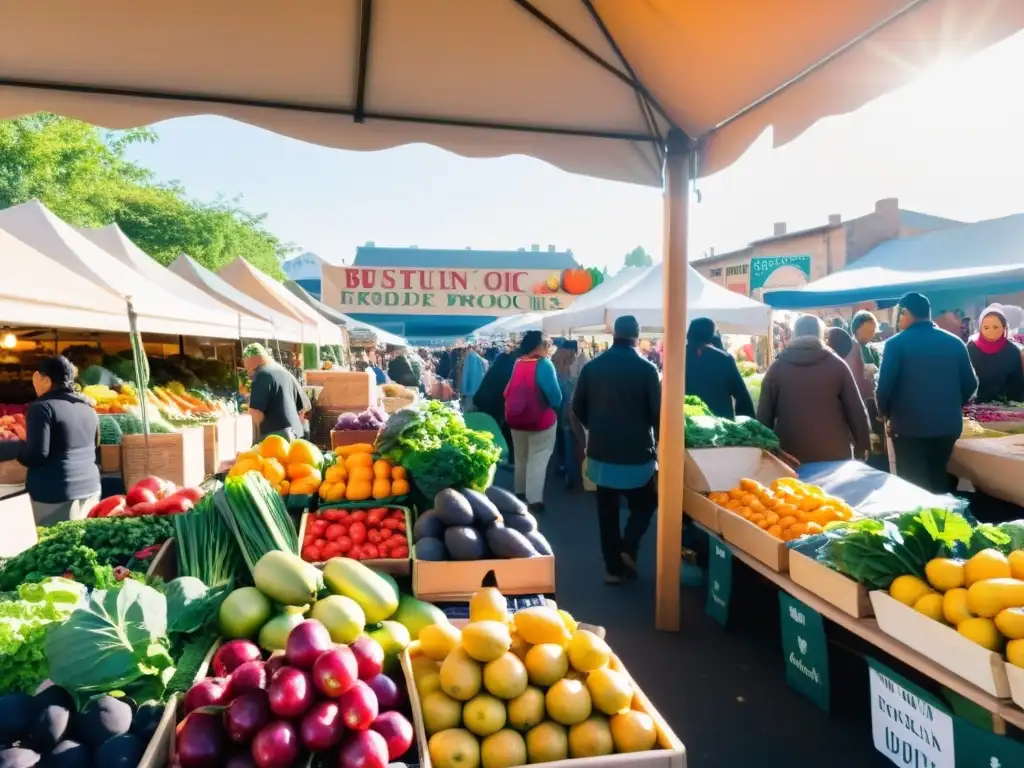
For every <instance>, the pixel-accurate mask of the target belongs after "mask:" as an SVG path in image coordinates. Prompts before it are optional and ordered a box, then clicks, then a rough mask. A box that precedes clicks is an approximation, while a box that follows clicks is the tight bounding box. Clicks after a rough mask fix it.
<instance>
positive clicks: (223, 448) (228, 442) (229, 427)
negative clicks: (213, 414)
mask: <svg viewBox="0 0 1024 768" xmlns="http://www.w3.org/2000/svg"><path fill="white" fill-rule="evenodd" d="M235 426H236V425H235V422H234V418H233V417H225V418H223V419H219V420H217V421H216V422H214V423H213V424H204V425H203V466H204V467H205V469H206V474H208V475H212V474H213V473H214V472H216V471H217V469H218V467H220V465H221V464H222V463H224V462H225V461H227V460H228V459H233V458H235V456H237V455H238V451H237V450H235V432H236V429H235Z"/></svg>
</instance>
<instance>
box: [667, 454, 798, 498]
mask: <svg viewBox="0 0 1024 768" xmlns="http://www.w3.org/2000/svg"><path fill="white" fill-rule="evenodd" d="M744 477H749V478H750V479H751V480H757V481H758V482H760V483H763V484H764V485H768V484H769V483H771V482H772V481H773V480H777V479H778V478H780V477H796V472H795V471H793V469H792V468H791V467H790V466H789V465H787V464H785V463H784V462H783V461H781V460H780V459H777V458H776V457H775V456H773V455H772V454H770V453H768V452H767V451H762V450H761V449H760V448H693V449H690V450H687V451H686V458H685V461H684V464H683V484H684V486H685V487H687V488H689V489H690V490H691V491H697V492H698V493H711V491H728V490H730V489H732V488H735V487H736V486H737V485H738V484H739V482H740V478H744Z"/></svg>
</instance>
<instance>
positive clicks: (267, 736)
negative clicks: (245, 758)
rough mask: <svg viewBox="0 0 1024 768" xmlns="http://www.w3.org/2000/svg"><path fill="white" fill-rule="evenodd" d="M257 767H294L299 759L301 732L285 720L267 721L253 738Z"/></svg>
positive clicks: (253, 754) (253, 750)
mask: <svg viewBox="0 0 1024 768" xmlns="http://www.w3.org/2000/svg"><path fill="white" fill-rule="evenodd" d="M252 759H253V762H254V763H256V765H257V768H292V766H293V765H294V764H295V762H296V761H297V760H298V759H299V734H298V733H297V732H296V730H295V726H294V725H292V724H291V723H286V722H285V721H284V720H275V721H274V722H272V723H267V725H265V726H263V728H261V729H260V732H259V733H257V734H256V738H254V739H253V740H252Z"/></svg>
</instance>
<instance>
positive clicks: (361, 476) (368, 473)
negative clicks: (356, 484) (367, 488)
mask: <svg viewBox="0 0 1024 768" xmlns="http://www.w3.org/2000/svg"><path fill="white" fill-rule="evenodd" d="M348 479H349V482H352V481H354V480H365V481H366V482H368V483H372V482H373V481H374V479H375V478H374V476H373V469H372V468H370V467H352V469H350V470H349V472H348Z"/></svg>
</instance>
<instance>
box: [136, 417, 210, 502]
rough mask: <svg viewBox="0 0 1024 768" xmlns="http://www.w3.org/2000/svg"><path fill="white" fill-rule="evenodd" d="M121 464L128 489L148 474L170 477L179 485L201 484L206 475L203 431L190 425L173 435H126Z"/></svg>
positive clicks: (167, 478)
mask: <svg viewBox="0 0 1024 768" xmlns="http://www.w3.org/2000/svg"><path fill="white" fill-rule="evenodd" d="M147 441H148V442H147ZM147 455H148V458H149V471H148V472H147V471H146V458H147ZM121 464H122V471H123V474H124V486H125V488H131V487H132V486H133V485H135V484H136V483H137V482H139V480H141V479H142V478H144V477H146V475H147V474H148V475H156V476H157V477H159V478H161V479H163V480H170V481H171V482H172V483H174V484H175V485H177V486H178V487H179V488H180V487H182V486H191V485H199V484H200V483H201V482H203V479H204V478H205V477H206V463H205V456H204V451H203V430H202V429H201V428H199V427H190V428H188V429H182V430H180V431H178V432H172V433H171V434H169V435H149V436H148V438H147V436H146V435H125V436H124V437H123V438H121Z"/></svg>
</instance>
